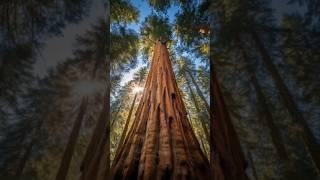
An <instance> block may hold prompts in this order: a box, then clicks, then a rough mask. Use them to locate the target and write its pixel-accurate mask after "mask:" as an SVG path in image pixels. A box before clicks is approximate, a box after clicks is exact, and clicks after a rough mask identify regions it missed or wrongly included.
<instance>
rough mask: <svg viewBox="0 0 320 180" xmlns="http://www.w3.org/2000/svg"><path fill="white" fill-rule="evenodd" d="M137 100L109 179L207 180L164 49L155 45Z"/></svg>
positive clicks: (206, 164)
mask: <svg viewBox="0 0 320 180" xmlns="http://www.w3.org/2000/svg"><path fill="white" fill-rule="evenodd" d="M142 96H143V97H142V99H141V101H140V103H139V106H138V109H137V111H136V114H135V119H134V121H133V124H132V127H131V129H130V131H129V132H128V135H127V137H126V138H125V141H124V143H123V144H122V145H121V146H120V147H119V148H120V150H119V151H118V153H117V154H116V156H115V159H114V162H113V165H112V170H111V179H117V180H118V179H201V180H203V179H210V175H209V174H210V168H209V161H208V159H207V158H206V157H205V155H204V154H203V152H202V151H201V148H200V144H199V142H198V141H197V139H196V137H195V134H194V132H193V131H192V127H191V125H190V123H189V121H188V119H187V111H186V109H185V106H184V104H183V101H182V98H181V96H180V94H179V89H178V86H177V83H176V80H175V76H174V73H173V69H172V66H171V62H170V60H169V54H168V50H167V48H166V45H165V44H163V43H161V42H160V41H159V42H157V43H156V45H155V50H154V55H153V60H152V64H151V69H150V71H149V74H148V77H147V81H146V85H145V89H144V92H143V95H142Z"/></svg>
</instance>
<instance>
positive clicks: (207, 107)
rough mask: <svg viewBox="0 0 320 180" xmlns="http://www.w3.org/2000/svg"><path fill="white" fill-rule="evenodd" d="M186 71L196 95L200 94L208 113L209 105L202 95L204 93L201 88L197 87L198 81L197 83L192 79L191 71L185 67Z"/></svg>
mask: <svg viewBox="0 0 320 180" xmlns="http://www.w3.org/2000/svg"><path fill="white" fill-rule="evenodd" d="M187 72H188V74H189V76H190V78H191V81H192V83H193V84H194V86H195V87H196V90H197V93H198V95H199V96H200V98H201V99H202V101H203V103H204V105H205V106H206V109H207V111H208V114H209V112H210V107H209V104H208V102H207V100H206V98H205V97H204V95H203V93H202V91H201V89H200V88H199V86H198V83H197V82H196V80H195V79H194V77H193V75H192V73H191V71H190V70H189V69H187Z"/></svg>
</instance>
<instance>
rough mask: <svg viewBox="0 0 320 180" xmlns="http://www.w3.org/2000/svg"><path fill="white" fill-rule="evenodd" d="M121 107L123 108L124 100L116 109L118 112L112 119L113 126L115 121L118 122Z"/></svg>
mask: <svg viewBox="0 0 320 180" xmlns="http://www.w3.org/2000/svg"><path fill="white" fill-rule="evenodd" d="M121 108H122V101H121V102H120V105H119V107H118V109H117V111H116V114H115V115H114V116H113V117H112V119H111V128H112V127H113V125H114V123H115V122H116V119H117V118H118V114H119V112H120V110H121Z"/></svg>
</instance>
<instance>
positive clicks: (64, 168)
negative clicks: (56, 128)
mask: <svg viewBox="0 0 320 180" xmlns="http://www.w3.org/2000/svg"><path fill="white" fill-rule="evenodd" d="M87 105H88V98H87V97H84V98H82V102H81V105H80V108H79V113H78V116H77V119H76V121H75V122H74V125H73V128H72V131H71V134H70V137H69V140H68V144H67V147H66V149H65V151H64V153H63V156H62V160H61V162H60V167H59V170H58V173H57V176H56V180H64V179H66V177H67V175H68V170H69V166H70V162H71V159H72V155H73V153H74V149H75V146H76V143H77V140H78V137H79V132H80V128H81V125H82V121H83V118H84V114H85V112H86V109H87Z"/></svg>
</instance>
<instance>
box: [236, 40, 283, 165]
mask: <svg viewBox="0 0 320 180" xmlns="http://www.w3.org/2000/svg"><path fill="white" fill-rule="evenodd" d="M237 43H238V47H239V49H240V51H241V54H242V57H243V60H244V61H245V62H246V64H247V65H249V64H250V62H248V61H249V56H248V54H247V53H246V51H245V49H244V48H243V46H242V44H241V40H240V38H238V40H237ZM249 75H250V80H251V83H252V85H253V88H254V89H255V92H256V96H257V100H258V104H259V106H260V108H261V109H260V114H263V116H264V117H261V118H262V119H264V121H265V123H266V124H267V126H268V128H269V130H270V136H271V140H272V143H273V145H274V147H275V148H276V151H277V154H278V156H279V158H280V159H282V160H288V153H287V150H286V147H285V146H284V142H283V140H282V138H281V135H280V132H279V129H278V128H277V126H276V124H275V123H274V119H273V116H272V113H271V111H270V109H269V107H268V104H267V100H266V98H265V96H264V94H263V91H262V88H261V86H260V84H259V82H258V80H257V77H256V72H255V70H252V71H250V70H249Z"/></svg>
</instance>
